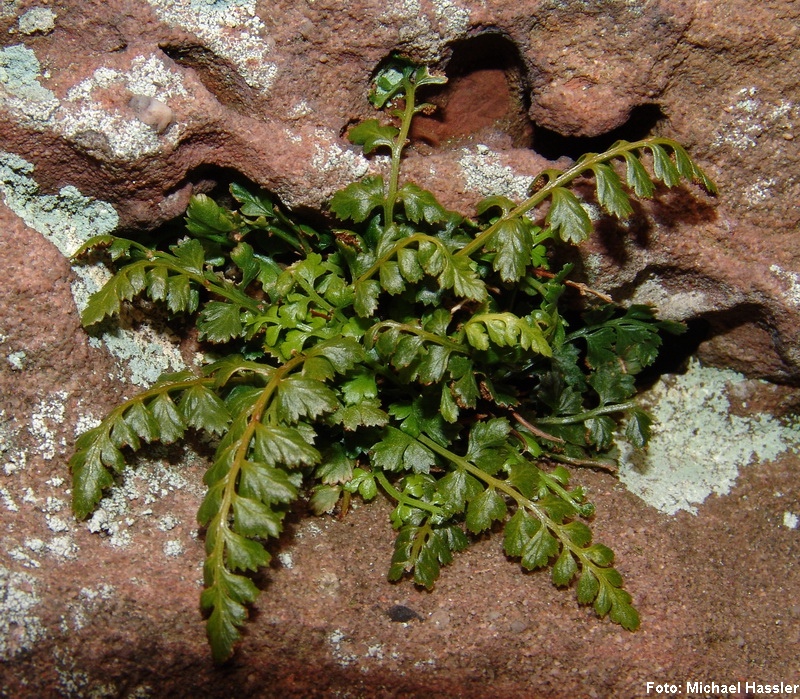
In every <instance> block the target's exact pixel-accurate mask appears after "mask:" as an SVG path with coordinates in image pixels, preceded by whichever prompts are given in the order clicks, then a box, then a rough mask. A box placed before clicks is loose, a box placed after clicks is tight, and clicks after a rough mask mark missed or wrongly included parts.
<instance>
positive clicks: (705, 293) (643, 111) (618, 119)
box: [0, 0, 800, 382]
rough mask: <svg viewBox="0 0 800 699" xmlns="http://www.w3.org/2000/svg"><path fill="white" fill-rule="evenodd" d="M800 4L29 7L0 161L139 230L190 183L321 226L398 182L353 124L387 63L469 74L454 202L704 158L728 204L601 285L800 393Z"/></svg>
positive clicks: (174, 203) (160, 218) (452, 156)
mask: <svg viewBox="0 0 800 699" xmlns="http://www.w3.org/2000/svg"><path fill="white" fill-rule="evenodd" d="M753 13H755V15H757V16H754V15H753ZM792 13H795V14H796V13H797V9H796V8H794V6H793V5H791V4H784V5H777V6H775V7H772V6H769V7H767V6H764V5H759V6H758V8H756V9H753V8H752V7H751V5H750V4H749V3H745V2H743V0H740V1H739V2H733V3H725V4H724V5H719V4H718V3H714V2H710V1H708V2H688V1H687V2H654V3H648V4H647V5H639V4H631V3H625V4H619V3H597V4H594V5H592V4H587V3H585V2H578V1H577V0H575V1H564V2H556V1H555V0H550V1H548V2H540V3H523V4H522V5H520V4H519V3H512V2H497V3H493V4H492V7H491V9H490V8H488V7H485V6H484V5H483V4H481V3H470V2H465V3H462V4H455V3H453V2H449V1H446V0H439V1H438V2H433V3H431V4H430V5H420V4H419V3H418V2H415V1H413V0H412V1H411V2H405V3H400V2H391V3H380V4H379V3H374V2H369V1H366V0H364V1H363V2H362V3H361V4H360V5H359V8H358V9H352V10H351V11H348V12H341V11H339V10H338V9H337V6H335V4H334V5H331V4H330V3H325V2H314V3H298V2H281V3H278V4H276V5H275V6H274V7H272V6H271V8H270V11H266V10H265V8H264V7H262V6H260V5H258V4H256V2H255V1H254V0H250V1H248V2H243V3H226V2H214V3H207V4H203V5H200V4H197V3H194V2H192V1H190V0H180V1H178V2H172V1H170V2H167V1H166V0H150V1H149V2H147V3H133V2H130V1H126V0H115V1H113V2H108V3H102V4H99V5H92V6H91V7H86V6H85V5H78V4H74V3H69V2H68V3H65V4H62V5H61V6H60V7H59V9H58V11H57V12H54V11H52V10H45V9H44V8H30V9H29V10H28V11H26V12H25V13H24V14H20V15H17V14H16V13H15V12H13V11H10V10H9V11H6V12H5V14H4V15H3V16H2V18H0V28H1V29H2V30H3V31H5V32H7V35H8V43H7V45H6V46H5V48H3V49H0V124H2V136H0V148H2V149H3V150H4V151H5V152H7V153H10V154H13V155H15V156H17V157H21V158H23V159H25V160H26V161H27V162H28V163H30V164H31V165H33V166H34V167H35V173H36V174H35V181H36V183H37V184H38V185H39V186H40V187H41V189H42V191H43V192H47V193H52V192H56V191H58V190H59V189H61V188H62V187H64V186H68V185H69V186H73V187H75V188H77V190H79V191H80V192H81V193H82V194H83V195H86V196H90V197H94V198H96V199H98V200H99V201H102V202H106V203H108V204H110V205H111V206H112V207H113V209H114V211H115V212H116V214H117V215H118V217H119V224H120V226H121V227H122V228H123V229H154V228H156V227H158V226H159V225H161V224H163V223H164V222H166V221H169V220H171V219H173V218H175V217H177V216H180V215H181V213H182V212H183V210H184V208H185V206H186V203H187V201H188V198H189V196H190V194H191V193H192V192H194V191H206V190H209V189H211V188H213V187H214V185H215V184H218V183H224V182H227V181H229V180H230V179H231V178H233V177H235V178H239V179H241V180H243V181H250V182H252V183H255V184H257V185H259V186H262V187H265V188H266V189H268V190H270V191H272V192H273V193H274V194H276V195H277V196H278V197H280V198H281V199H282V201H283V202H284V204H285V205H287V206H290V207H294V208H297V209H301V210H308V211H312V212H316V211H320V210H324V207H325V204H326V203H327V201H328V200H329V198H330V196H331V195H332V193H333V192H334V191H335V190H336V189H337V188H339V187H341V186H343V185H344V184H346V183H348V182H349V181H351V180H352V179H353V178H357V177H360V176H362V175H364V174H365V173H366V172H368V171H369V170H370V169H375V168H376V167H378V166H377V165H376V163H375V162H370V161H368V160H366V159H364V158H363V157H362V155H361V154H360V153H359V152H358V150H357V149H355V148H353V147H351V146H350V145H349V144H348V143H347V141H346V140H345V139H344V138H343V133H344V131H345V130H346V127H347V125H348V124H349V123H352V122H353V121H356V120H359V119H362V118H365V117H367V116H370V115H371V112H370V108H369V106H368V105H367V103H366V100H365V99H364V96H365V94H366V91H367V89H368V85H369V79H370V75H371V74H372V72H373V71H374V69H375V67H376V66H377V65H378V63H379V62H380V61H381V60H382V59H384V58H386V57H387V56H388V55H389V54H390V53H391V52H392V51H396V50H400V51H404V52H406V53H408V54H410V55H411V56H413V57H415V58H417V59H420V60H426V61H428V62H431V63H433V64H434V65H435V66H439V67H440V68H444V69H447V70H448V71H449V72H450V74H451V78H452V80H451V85H450V86H449V87H448V88H445V90H444V91H442V92H441V93H440V94H439V95H433V99H434V101H437V102H438V103H439V104H440V105H442V106H443V109H442V115H443V116H440V117H439V118H430V119H426V120H421V121H420V123H419V124H418V125H417V131H416V134H417V135H418V136H419V137H420V139H421V145H419V147H418V149H417V152H415V153H411V154H410V156H409V167H408V173H409V174H410V175H411V176H413V177H415V178H416V179H418V180H419V181H420V183H421V184H423V185H427V186H430V187H432V188H436V190H437V192H441V195H442V198H443V199H444V200H445V203H446V204H448V205H451V206H458V207H462V208H464V209H465V210H467V211H469V210H470V209H471V207H472V205H473V204H474V202H475V200H476V199H477V198H478V197H479V196H480V195H481V194H484V193H486V192H487V191H490V190H500V191H505V192H506V193H508V194H510V195H512V196H514V197H516V198H521V197H523V196H524V188H525V183H527V182H529V181H530V178H531V176H532V175H534V174H535V173H536V172H537V171H538V170H539V169H541V168H542V167H544V166H547V165H548V164H549V160H552V159H558V158H559V157H561V158H567V157H574V156H575V155H577V154H578V153H579V152H580V151H581V150H583V149H584V148H587V149H588V148H591V149H595V150H596V149H597V148H599V147H602V146H603V145H604V144H605V145H608V144H609V143H610V141H611V140H613V138H614V137H617V136H620V137H625V138H628V139H629V140H632V139H635V138H638V137H640V136H643V135H646V134H649V133H657V134H663V135H668V136H671V137H675V138H676V139H677V140H679V141H680V142H682V143H684V144H686V145H687V147H689V148H690V150H691V152H692V154H693V156H694V157H695V158H696V159H697V160H698V161H699V162H700V163H702V164H703V165H704V166H705V168H706V169H707V170H708V172H709V173H710V174H711V175H712V176H713V177H714V178H715V179H716V180H717V182H718V184H719V186H720V190H721V194H720V196H719V198H718V199H716V200H713V201H711V200H709V199H707V198H704V197H703V196H702V195H697V193H695V194H696V196H697V201H698V202H699V203H695V204H692V203H691V202H690V201H689V200H688V199H687V197H686V196H685V195H683V194H681V195H679V196H667V197H663V198H660V201H659V202H657V204H656V205H655V206H646V207H645V212H647V213H648V214H650V215H654V216H655V218H651V219H650V221H649V222H648V223H645V222H644V221H636V222H634V224H633V227H634V228H636V227H637V226H639V227H641V226H646V227H647V230H646V232H640V233H639V234H638V235H631V234H630V229H629V230H628V231H626V230H624V229H623V230H619V231H617V233H616V234H615V235H614V236H612V235H611V234H609V235H608V236H607V237H606V239H602V238H601V239H598V240H596V241H595V242H594V247H593V249H592V250H591V251H589V252H587V253H586V255H585V256H584V262H585V265H584V267H585V271H586V274H587V277H588V280H589V281H590V282H591V283H592V284H595V285H597V286H598V287H600V288H602V289H604V290H606V291H612V292H617V293H621V294H622V295H623V296H624V297H626V298H629V299H631V300H649V301H653V302H656V303H659V304H661V305H662V306H664V307H665V312H666V313H667V315H669V316H670V317H673V318H681V319H688V320H694V319H702V320H704V322H705V323H706V326H707V327H708V338H709V341H708V343H707V345H704V346H703V347H701V350H700V351H701V354H702V356H704V357H705V358H706V359H707V360H708V361H710V362H718V361H724V362H725V363H726V364H727V365H730V366H731V367H733V368H736V369H739V370H742V371H745V372H748V373H750V374H752V375H757V376H762V377H767V378H771V379H774V380H781V381H792V382H797V381H798V380H800V355H799V354H798V352H800V350H798V348H797V343H796V338H797V334H798V324H799V323H800V321H799V319H800V301H798V293H799V292H798V288H799V287H798V285H799V284H800V276H798V274H799V273H798V269H799V268H800V262H799V259H800V251H799V250H798V246H797V245H794V244H793V241H792V235H793V232H794V231H795V230H796V229H797V225H798V223H800V217H799V216H798V208H797V207H796V206H795V202H796V201H797V198H798V194H800V189H799V188H800V184H798V181H797V179H796V178H795V177H794V175H793V174H792V173H793V170H794V167H793V165H795V164H796V159H797V145H796V143H797V141H796V140H795V135H796V134H795V130H796V121H797V118H798V110H799V109H800V107H798V103H797V101H796V95H797V82H796V80H797V79H796V78H795V77H793V76H795V75H796V74H798V71H797V70H793V69H792V67H793V66H795V67H796V65H797V63H798V51H797V49H796V48H795V47H796V45H797V41H796V39H797V32H798V29H797V27H798V23H797V21H796V19H797V17H796V16H795V15H793V14H792ZM753 22H757V24H758V26H759V27H760V28H761V29H760V32H759V34H758V35H757V36H755V35H753V33H752V32H751V31H750V28H751V27H752V26H753ZM592 138H594V139H596V140H594V141H593V140H590V139H592ZM431 154H432V155H431ZM543 156H546V157H543ZM548 159H549V160H548ZM561 162H562V163H566V162H568V161H567V160H562V161H561ZM753 355H757V356H758V357H759V361H758V362H756V363H754V362H752V360H751V357H752V356H753Z"/></svg>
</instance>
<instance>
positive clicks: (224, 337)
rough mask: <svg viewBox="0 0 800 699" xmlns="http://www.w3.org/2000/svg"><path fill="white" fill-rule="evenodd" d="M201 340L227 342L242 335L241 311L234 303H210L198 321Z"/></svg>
mask: <svg viewBox="0 0 800 699" xmlns="http://www.w3.org/2000/svg"><path fill="white" fill-rule="evenodd" d="M197 329H198V330H199V331H200V339H201V340H208V341H209V342H227V341H228V340H232V339H234V338H236V337H241V334H242V316H241V309H240V308H239V307H238V306H235V305H234V304H232V303H223V302H222V301H209V302H208V303H207V304H206V305H205V306H204V307H203V310H202V311H200V316H199V317H198V319H197Z"/></svg>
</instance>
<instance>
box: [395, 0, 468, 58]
mask: <svg viewBox="0 0 800 699" xmlns="http://www.w3.org/2000/svg"><path fill="white" fill-rule="evenodd" d="M432 5H433V12H434V15H435V17H434V20H435V21H434V22H432V21H431V19H430V18H429V17H428V16H427V15H426V13H425V11H424V9H423V5H422V3H420V1H419V0H392V1H391V2H388V3H386V4H385V10H384V12H383V14H382V15H381V16H380V20H381V21H382V22H383V23H384V24H387V25H392V24H396V25H398V26H399V37H398V38H399V40H400V42H401V43H402V44H403V45H404V46H406V47H408V48H409V49H413V50H414V51H416V52H418V53H419V54H420V55H421V57H422V58H424V59H425V60H429V61H435V60H437V59H438V58H440V57H441V53H442V49H443V47H444V46H445V44H447V43H448V42H450V41H453V40H455V39H459V38H462V37H463V35H464V34H465V33H466V31H467V29H468V27H469V17H470V13H469V10H468V9H466V8H464V7H461V6H460V5H458V4H456V3H455V2H452V0H434V2H433V3H432Z"/></svg>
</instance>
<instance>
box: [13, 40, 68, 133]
mask: <svg viewBox="0 0 800 699" xmlns="http://www.w3.org/2000/svg"><path fill="white" fill-rule="evenodd" d="M40 77H41V65H40V64H39V59H38V58H36V54H35V53H34V52H33V51H32V50H31V49H29V48H28V47H27V46H24V45H23V44H16V45H14V46H8V47H6V48H4V49H0V106H3V107H4V108H6V109H7V110H9V111H10V112H12V113H15V114H16V115H17V116H18V118H19V119H20V121H21V122H22V123H23V124H26V125H28V126H31V127H33V128H43V127H44V126H45V125H46V124H48V123H49V122H50V121H51V120H52V119H53V116H54V114H55V112H56V110H57V109H58V107H59V102H58V99H57V98H56V96H55V94H53V92H52V91H51V90H48V89H47V88H46V87H43V86H42V85H40V84H39V79H40Z"/></svg>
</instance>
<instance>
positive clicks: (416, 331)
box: [367, 320, 469, 354]
mask: <svg viewBox="0 0 800 699" xmlns="http://www.w3.org/2000/svg"><path fill="white" fill-rule="evenodd" d="M384 328H397V329H399V330H401V331H402V332H407V333H409V334H411V335H416V336H417V337H421V338H422V339H423V340H425V341H426V342H432V343H434V344H437V345H441V346H442V347H446V348H447V349H449V350H450V351H451V352H460V353H462V354H469V350H468V349H467V348H466V347H464V346H463V345H461V344H459V343H458V342H453V341H452V340H450V339H449V338H447V337H442V336H441V335H437V334H436V333H432V332H428V331H427V330H423V329H422V328H418V327H417V326H415V325H409V324H408V323H398V322H397V321H396V320H384V321H382V322H380V323H377V324H375V325H373V326H372V327H371V328H370V329H369V330H368V331H367V336H368V337H369V338H370V342H371V343H372V344H374V343H375V338H376V337H377V336H378V333H380V332H381V330H383V329H384Z"/></svg>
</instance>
